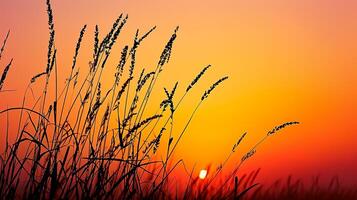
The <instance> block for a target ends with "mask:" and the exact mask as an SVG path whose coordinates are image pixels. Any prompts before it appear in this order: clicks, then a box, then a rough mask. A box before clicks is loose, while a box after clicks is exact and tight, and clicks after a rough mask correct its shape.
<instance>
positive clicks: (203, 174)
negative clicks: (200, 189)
mask: <svg viewBox="0 0 357 200" xmlns="http://www.w3.org/2000/svg"><path fill="white" fill-rule="evenodd" d="M206 176H207V170H206V169H202V170H201V171H200V174H199V175H198V177H200V179H205V178H206Z"/></svg>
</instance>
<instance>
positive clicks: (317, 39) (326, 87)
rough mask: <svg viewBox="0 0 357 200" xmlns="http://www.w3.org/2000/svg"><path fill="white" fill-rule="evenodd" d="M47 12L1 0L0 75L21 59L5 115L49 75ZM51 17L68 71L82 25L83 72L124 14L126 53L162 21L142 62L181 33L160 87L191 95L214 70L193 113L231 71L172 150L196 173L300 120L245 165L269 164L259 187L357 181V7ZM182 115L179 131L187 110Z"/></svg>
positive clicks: (319, 4) (190, 8) (165, 9)
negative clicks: (297, 180) (316, 179)
mask: <svg viewBox="0 0 357 200" xmlns="http://www.w3.org/2000/svg"><path fill="white" fill-rule="evenodd" d="M45 10H46V6H45V1H26V0H11V1H5V0H1V1H0V39H1V40H2V39H3V38H4V37H5V34H6V32H7V30H8V29H10V30H11V35H10V39H9V41H8V45H7V48H6V50H5V52H4V54H5V55H4V57H3V58H2V59H1V61H0V66H1V70H2V69H3V66H4V65H5V64H6V63H7V62H8V60H9V59H10V58H12V57H13V58H14V65H13V68H12V69H11V71H10V72H9V76H8V80H7V82H6V84H5V88H6V89H15V90H16V92H11V93H6V94H4V93H1V94H0V109H4V108H5V107H6V106H9V107H11V106H16V105H19V104H20V101H21V96H22V94H23V91H24V88H25V86H26V85H27V83H28V82H29V80H30V78H31V77H32V76H33V75H34V74H37V73H39V72H40V71H41V70H42V69H44V65H45V63H46V53H47V52H46V51H47V50H46V48H47V42H48V30H47V16H46V12H45ZM53 10H54V16H55V29H56V47H57V49H58V57H59V61H58V62H59V64H60V66H61V67H62V68H63V72H68V71H69V70H68V69H69V65H70V63H71V60H72V54H73V50H74V45H75V43H76V40H77V36H78V32H79V30H80V29H81V27H82V26H83V25H84V24H87V25H88V26H89V29H88V30H89V32H88V33H90V34H89V35H86V36H85V37H84V40H85V41H87V42H85V45H84V48H83V49H88V51H86V50H83V53H82V54H81V55H80V61H79V63H80V64H82V65H86V64H87V63H88V56H86V55H90V49H91V47H92V46H91V45H92V43H91V42H92V40H93V39H92V38H93V35H92V34H93V29H94V26H95V24H98V25H99V26H100V29H101V30H103V32H104V31H106V30H108V29H109V28H110V26H111V24H112V21H113V20H114V19H115V18H116V17H117V16H118V15H119V14H120V13H127V14H129V22H128V24H127V27H126V28H125V33H123V35H122V38H123V39H122V40H121V41H120V42H119V46H122V45H124V44H126V43H130V42H131V39H132V37H133V36H134V33H135V31H136V28H139V29H140V30H142V31H145V30H148V29H149V28H150V27H152V26H154V25H157V26H158V29H157V30H156V31H155V33H154V34H153V35H151V37H150V38H149V39H148V40H147V41H145V42H144V44H143V47H142V48H141V49H140V51H139V52H138V57H140V60H139V61H138V62H139V65H140V66H143V65H145V66H146V65H147V66H154V64H155V63H156V62H157V59H158V57H159V55H160V51H161V49H162V47H163V46H164V45H165V43H166V41H167V39H168V38H169V37H170V35H171V33H172V31H173V30H174V28H175V27H176V25H179V26H180V30H179V35H178V39H177V41H176V44H175V46H174V51H173V57H172V60H171V63H170V65H168V66H167V68H166V69H165V70H166V71H165V73H164V75H163V79H162V80H161V81H162V83H163V84H165V85H169V86H171V85H172V84H173V83H174V82H175V80H176V79H178V80H179V81H180V83H181V90H180V91H181V92H182V91H183V89H184V88H185V86H186V84H187V83H189V82H190V81H191V80H192V78H193V77H194V76H195V74H196V73H197V72H199V71H200V69H201V68H202V67H204V66H205V65H207V64H212V65H213V68H212V69H211V71H210V72H209V73H208V74H207V76H206V79H205V80H204V81H202V82H201V83H200V85H199V86H198V87H197V88H195V90H194V94H193V95H192V96H191V97H190V98H188V99H186V102H184V104H183V105H182V110H183V111H185V110H190V109H192V102H195V101H197V100H198V98H199V97H200V95H201V92H202V91H204V90H205V89H206V88H207V87H208V86H209V85H210V83H211V82H213V81H214V80H216V79H217V78H219V77H220V76H221V75H229V76H230V79H229V80H228V81H227V82H226V83H225V84H224V87H222V88H219V89H218V90H217V91H215V93H214V95H212V97H210V98H209V99H208V101H207V102H205V103H204V104H203V106H202V107H201V109H200V110H199V112H198V113H197V115H196V118H195V119H194V120H193V123H192V125H191V126H190V128H189V130H188V133H187V134H186V135H185V137H184V139H183V140H182V143H181V145H180V146H179V148H178V151H177V152H176V154H175V156H176V157H182V158H184V159H185V161H186V162H187V164H188V166H190V167H192V166H193V164H194V163H196V168H197V169H200V168H203V167H205V166H207V165H209V164H212V165H214V166H216V165H217V164H218V163H220V162H222V161H223V160H224V158H225V156H226V155H227V154H228V153H229V152H230V150H231V148H232V146H233V144H234V143H235V141H236V140H237V139H238V138H239V136H240V135H241V134H242V133H243V132H244V131H248V133H249V135H248V137H247V140H246V141H245V143H244V145H243V148H242V150H241V151H240V152H239V151H238V152H237V153H236V154H235V156H234V158H233V160H231V162H230V166H234V165H235V164H236V162H235V161H237V162H238V160H239V159H240V157H241V156H242V151H244V150H247V149H248V148H249V147H251V145H253V144H254V142H255V141H257V140H258V139H259V138H261V137H263V136H264V135H265V134H266V133H267V131H268V130H270V129H271V128H273V127H274V126H275V125H279V124H280V123H283V122H286V121H300V122H301V125H299V126H295V127H290V128H287V129H286V130H284V131H282V132H280V133H279V134H277V135H276V136H274V137H272V138H270V139H269V140H268V141H267V142H266V143H264V144H263V145H262V146H261V147H260V148H259V149H258V152H257V154H256V155H255V157H254V159H252V160H250V161H249V163H247V165H246V169H247V170H248V169H256V168H259V167H261V168H262V173H261V180H262V181H264V180H271V178H280V177H285V176H286V175H288V174H290V173H291V174H293V175H294V176H298V177H311V176H312V175H318V174H321V175H326V176H333V175H339V176H341V178H342V179H343V181H344V182H345V183H348V184H351V183H355V182H356V181H357V172H355V168H356V167H357V157H356V155H357V148H356V146H355V145H356V143H357V135H356V133H357V105H356V102H357V67H356V66H357V12H356V11H357V2H356V1H353V0H342V1H341V0H300V1H297V0H295V1H292V0H275V1H266V0H250V1H243V0H221V1H218V0H216V1H213V0H205V1H192V0H171V1H165V0H153V1H144V0H131V1H128V0H106V1H99V0H76V1H71V0H53ZM85 47H87V48H85ZM116 54H117V55H119V48H118V49H117V51H116ZM67 66H68V67H67ZM173 74H174V76H173ZM110 76H111V75H110ZM62 80H63V82H64V77H62ZM160 92H161V91H160ZM185 114H186V115H185ZM181 115H182V116H181ZM181 115H180V117H179V118H178V119H177V120H178V125H177V126H178V127H180V125H182V124H183V123H184V122H185V120H184V119H186V118H184V116H187V113H182V114H181ZM0 117H1V116H0Z"/></svg>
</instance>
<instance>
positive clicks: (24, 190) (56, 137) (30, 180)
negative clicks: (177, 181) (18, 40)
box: [0, 0, 298, 199]
mask: <svg viewBox="0 0 357 200" xmlns="http://www.w3.org/2000/svg"><path fill="white" fill-rule="evenodd" d="M46 3H47V14H48V27H49V42H48V50H47V63H46V67H45V68H44V69H43V71H42V72H40V73H38V74H37V75H34V76H33V77H32V78H31V79H30V81H29V85H28V86H27V89H26V91H25V94H24V97H23V101H22V105H21V106H19V107H13V108H7V109H5V110H2V111H0V115H3V114H5V113H6V114H7V120H8V114H9V112H12V111H17V112H19V118H18V119H17V120H18V127H17V132H16V131H15V132H13V133H11V134H14V137H15V141H14V142H13V143H11V142H10V141H9V140H8V138H9V137H8V136H9V132H8V131H7V132H6V133H5V134H4V133H3V130H5V129H1V137H3V136H6V145H5V147H2V148H1V150H3V153H2V154H0V195H1V198H4V199H18V198H23V199H174V198H175V199H176V198H180V199H212V198H215V199H241V198H244V197H245V196H247V194H249V193H248V191H250V190H252V189H254V188H257V187H258V184H257V183H254V181H255V179H256V177H257V175H258V172H259V171H255V172H254V173H253V174H252V175H250V176H249V177H247V178H244V177H245V176H243V177H242V178H238V177H237V172H238V169H239V167H240V166H241V165H242V164H243V163H244V162H245V161H246V160H248V158H250V157H251V156H253V155H254V153H255V152H256V149H257V147H258V145H259V144H261V143H262V142H263V141H264V140H266V139H267V137H270V136H271V135H272V134H273V133H275V132H277V131H279V130H280V129H282V128H285V127H287V126H289V125H293V124H297V123H298V122H288V123H284V124H283V125H281V126H278V127H276V128H274V129H273V130H272V131H270V132H269V133H268V134H267V135H266V136H265V137H264V138H263V139H262V140H261V141H259V142H258V143H257V144H256V145H255V146H253V148H252V149H251V150H250V151H249V152H247V153H246V154H244V156H243V157H242V159H241V161H240V164H239V165H238V166H237V167H236V168H235V169H234V170H233V171H232V172H231V173H230V174H229V176H228V177H227V178H225V179H218V178H217V177H219V175H220V174H221V172H222V169H223V168H224V166H225V164H226V163H227V161H228V160H229V158H230V157H231V155H232V154H233V153H234V152H235V151H236V150H237V148H238V146H239V144H240V143H241V142H242V140H243V139H244V138H245V137H246V135H247V133H244V134H243V135H242V136H241V137H240V138H239V140H238V141H237V142H235V144H233V148H232V151H231V152H230V154H229V156H228V157H227V159H226V160H225V162H224V163H222V165H220V166H219V167H218V168H217V170H216V171H215V172H213V176H211V177H209V178H207V179H205V180H204V181H199V180H198V177H196V176H193V169H192V172H191V173H190V175H189V176H188V183H187V187H186V189H185V190H184V191H183V192H182V193H178V192H177V191H176V192H175V190H171V186H170V185H171V183H170V179H169V177H170V175H171V174H172V173H173V171H174V170H175V168H177V166H179V165H184V162H183V160H182V159H180V160H178V161H175V160H174V159H173V154H174V151H175V150H176V148H177V145H178V144H179V142H180V140H181V139H182V137H183V136H184V134H185V133H186V131H187V128H188V126H189V124H190V123H191V120H192V118H193V117H194V115H195V114H196V112H197V110H198V109H199V107H200V106H201V105H202V103H203V102H205V101H206V100H207V99H208V98H209V96H210V95H211V93H212V92H213V91H214V90H216V89H217V88H218V87H219V86H220V85H221V84H222V83H223V82H224V81H225V80H227V79H228V77H227V76H224V77H222V78H219V79H218V80H217V81H216V82H214V83H213V84H212V85H211V86H210V87H209V88H208V89H207V90H206V91H204V92H203V94H202V96H201V98H200V99H199V100H198V102H197V104H196V106H195V107H194V109H193V111H192V112H191V114H189V115H188V121H187V122H186V123H185V125H184V127H183V128H182V130H181V131H179V133H178V137H177V138H175V137H174V136H173V135H174V134H173V128H172V127H173V124H174V116H175V113H176V111H177V109H179V106H180V104H181V102H182V101H183V100H184V99H185V97H186V96H187V95H188V94H189V93H190V92H191V91H192V88H193V87H194V86H195V85H197V84H198V82H199V80H200V79H201V78H202V77H203V76H204V75H206V72H207V70H208V69H210V65H208V66H207V67H205V68H203V70H202V71H201V72H199V73H198V75H197V76H196V77H195V78H193V81H192V82H191V83H189V84H188V85H187V86H185V88H187V89H186V90H185V92H184V94H182V96H181V97H179V98H177V96H178V94H177V88H178V87H179V84H178V82H176V84H175V85H174V86H173V87H172V89H167V88H164V92H165V95H166V97H165V99H164V100H162V102H161V104H160V105H157V107H158V109H157V111H156V112H155V113H151V114H149V115H148V114H147V113H146V112H148V111H147V110H148V109H147V107H148V105H149V106H151V107H154V106H156V105H150V103H149V102H150V101H149V100H150V97H151V96H152V95H153V92H154V91H156V90H155V89H154V88H155V85H156V83H157V80H158V79H159V77H160V74H161V72H162V70H164V67H165V66H166V64H167V63H168V62H169V60H170V57H171V54H172V51H173V46H174V42H175V39H176V37H177V34H178V30H179V27H177V28H176V29H175V30H174V32H173V34H172V35H171V37H170V38H169V40H168V42H167V43H166V45H165V47H164V49H163V51H162V53H161V55H160V57H159V61H158V63H157V65H156V68H155V69H154V70H153V71H149V72H146V69H142V70H141V73H140V75H139V77H136V75H135V69H136V68H137V66H136V52H137V49H138V48H139V47H140V45H141V44H142V42H143V41H144V40H145V39H146V38H148V36H149V35H150V34H151V33H152V32H153V31H154V30H155V28H156V27H153V28H152V29H150V30H149V31H147V32H146V33H144V34H143V35H142V36H140V34H139V31H137V32H136V34H135V37H134V41H133V44H132V45H131V46H130V45H126V46H125V47H124V48H123V49H122V51H121V55H120V59H119V61H118V64H117V66H116V68H115V69H116V71H115V74H113V76H114V77H113V78H114V81H113V83H112V85H111V86H110V87H109V88H103V86H102V82H103V74H105V70H106V69H107V68H108V67H109V66H108V63H107V61H108V59H109V57H110V56H111V53H112V48H113V47H114V45H115V44H116V42H117V40H118V38H119V36H120V33H121V32H122V30H123V28H124V27H125V25H126V23H127V20H128V16H124V15H120V16H119V17H118V18H117V19H116V20H115V22H114V23H113V25H112V28H111V29H110V30H109V31H108V33H106V34H105V36H104V38H102V39H100V31H99V27H98V26H95V32H94V46H93V57H92V58H90V59H91V61H90V64H89V67H88V68H87V69H85V70H81V73H84V74H80V73H79V67H78V66H77V60H78V58H79V56H80V49H81V44H82V42H83V37H84V35H85V34H87V26H86V25H85V26H83V28H82V29H81V30H80V32H79V38H78V41H77V44H76V47H75V50H74V56H73V62H72V66H71V68H70V73H69V76H68V77H67V78H66V82H65V84H64V86H63V88H62V89H60V88H59V84H58V82H59V81H58V73H59V71H60V69H59V67H58V66H57V49H56V45H55V44H56V40H55V35H56V32H55V25H54V17H53V16H54V15H53V11H52V7H51V3H50V0H47V1H46ZM8 35H9V34H7V36H6V38H5V41H4V43H3V46H2V48H1V51H0V59H1V54H2V52H3V50H4V47H5V44H6V41H7V38H8ZM11 64H12V61H10V63H9V64H8V65H7V66H6V67H5V69H4V72H3V73H2V76H1V82H0V90H1V89H2V87H3V84H4V82H5V78H6V76H7V75H8V71H9V69H10V66H11ZM79 77H81V78H79ZM39 80H43V82H41V81H39ZM135 80H136V82H135ZM42 83H44V85H43V86H39V84H42ZM34 85H36V87H42V88H43V90H42V91H41V95H40V96H39V97H37V99H36V101H35V102H34V104H33V105H32V107H28V106H25V105H26V102H27V98H26V97H27V93H28V92H29V91H31V90H32V87H33V86H34ZM132 87H134V89H133V88H132ZM49 94H54V95H53V96H52V95H49ZM177 99H178V101H177V103H176V100H177ZM164 134H167V135H168V141H165V143H166V144H167V145H166V146H164V147H162V146H163V142H162V140H163V135H164ZM160 148H161V149H162V151H163V152H165V156H164V157H163V158H161V159H158V158H157V157H158V156H156V153H157V151H158V149H160ZM214 181H223V182H222V184H218V187H217V184H213V182H214ZM232 181H233V182H232ZM227 185H232V186H233V187H232V188H231V187H227Z"/></svg>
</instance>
